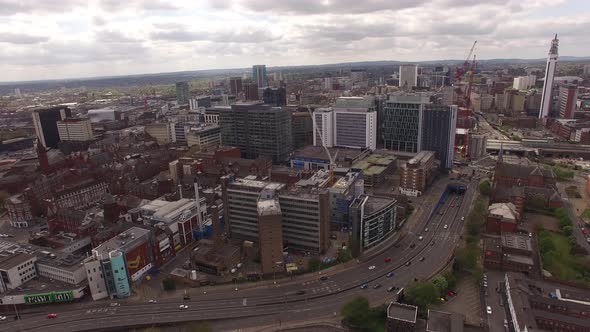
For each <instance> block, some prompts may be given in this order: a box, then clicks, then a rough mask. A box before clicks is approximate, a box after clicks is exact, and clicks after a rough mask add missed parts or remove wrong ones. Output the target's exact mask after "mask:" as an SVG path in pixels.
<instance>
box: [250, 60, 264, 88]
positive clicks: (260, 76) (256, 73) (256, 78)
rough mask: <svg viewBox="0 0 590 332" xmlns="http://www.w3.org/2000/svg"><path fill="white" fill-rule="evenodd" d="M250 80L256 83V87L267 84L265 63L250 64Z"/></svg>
mask: <svg viewBox="0 0 590 332" xmlns="http://www.w3.org/2000/svg"><path fill="white" fill-rule="evenodd" d="M252 81H253V82H254V83H256V85H258V88H266V87H267V86H268V81H267V78H266V66H265V65H254V66H252Z"/></svg>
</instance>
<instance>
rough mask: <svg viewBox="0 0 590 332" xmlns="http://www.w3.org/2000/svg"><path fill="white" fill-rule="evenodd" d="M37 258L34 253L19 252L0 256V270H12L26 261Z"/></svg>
mask: <svg viewBox="0 0 590 332" xmlns="http://www.w3.org/2000/svg"><path fill="white" fill-rule="evenodd" d="M33 258H35V256H33V255H29V254H25V253H22V252H17V253H14V254H11V255H8V256H1V257H0V270H10V269H12V268H14V267H16V266H19V265H21V264H23V263H24V262H26V261H28V260H31V259H33Z"/></svg>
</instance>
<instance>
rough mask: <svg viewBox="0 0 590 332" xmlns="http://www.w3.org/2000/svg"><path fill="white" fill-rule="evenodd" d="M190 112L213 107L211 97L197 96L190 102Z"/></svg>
mask: <svg viewBox="0 0 590 332" xmlns="http://www.w3.org/2000/svg"><path fill="white" fill-rule="evenodd" d="M188 104H189V109H190V110H198V109H199V108H202V107H204V108H208V107H211V97H209V96H197V97H194V98H190V99H189V100H188Z"/></svg>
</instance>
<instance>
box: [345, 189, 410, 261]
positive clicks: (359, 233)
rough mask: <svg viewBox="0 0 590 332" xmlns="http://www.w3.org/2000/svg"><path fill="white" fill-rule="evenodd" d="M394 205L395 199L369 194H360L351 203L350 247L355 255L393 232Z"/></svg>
mask: <svg viewBox="0 0 590 332" xmlns="http://www.w3.org/2000/svg"><path fill="white" fill-rule="evenodd" d="M396 205H397V201H396V200H395V199H392V198H387V197H379V196H369V195H361V196H359V197H357V198H356V199H355V200H354V201H353V202H352V203H351V205H350V216H351V220H352V239H353V241H351V247H352V248H351V249H352V252H353V255H354V256H355V257H356V256H357V255H358V254H360V253H362V252H363V251H364V250H366V249H369V248H371V247H373V246H375V245H377V244H379V243H381V242H382V241H383V240H385V239H386V238H388V237H389V236H390V235H391V234H393V233H394V232H395V230H396V229H397V222H398V220H397V215H396V209H395V207H396Z"/></svg>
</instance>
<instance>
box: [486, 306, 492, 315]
mask: <svg viewBox="0 0 590 332" xmlns="http://www.w3.org/2000/svg"><path fill="white" fill-rule="evenodd" d="M486 312H487V313H488V315H491V314H492V307H490V306H487V307H486Z"/></svg>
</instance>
